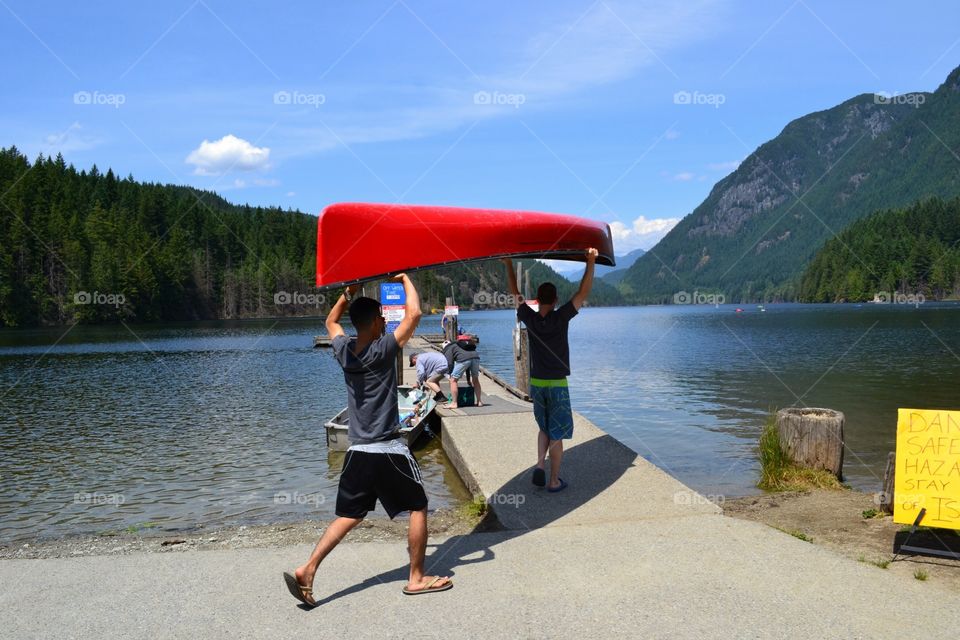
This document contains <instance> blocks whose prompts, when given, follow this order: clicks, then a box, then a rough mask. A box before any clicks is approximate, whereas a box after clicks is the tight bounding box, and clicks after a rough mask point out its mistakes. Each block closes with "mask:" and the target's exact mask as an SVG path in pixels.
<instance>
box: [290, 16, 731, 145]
mask: <svg viewBox="0 0 960 640" xmlns="http://www.w3.org/2000/svg"><path fill="white" fill-rule="evenodd" d="M721 11H723V7H722V4H721V3H720V2H718V1H717V0H691V1H690V2H685V3H676V2H670V1H669V0H659V1H655V2H648V3H644V4H643V5H642V6H640V5H638V4H635V3H630V2H626V1H616V0H605V1H604V2H598V3H596V4H594V5H592V6H591V7H590V8H589V9H587V10H586V13H583V8H579V9H576V10H571V11H569V12H567V13H565V14H564V15H563V17H562V18H561V19H556V18H554V16H555V15H556V14H549V15H547V17H546V19H547V20H550V22H549V23H548V24H546V25H545V26H541V27H540V28H539V29H538V28H537V27H536V26H533V27H532V28H531V29H530V31H531V32H532V33H533V35H532V36H531V37H529V38H528V39H527V40H526V41H524V42H521V43H519V44H517V45H515V46H513V48H509V47H504V51H503V52H502V53H503V54H504V55H503V57H504V59H508V60H514V61H515V62H514V63H513V64H511V65H510V66H509V67H508V68H502V69H498V70H495V71H493V72H491V73H489V74H486V73H485V74H483V75H481V76H479V77H477V76H474V75H470V74H465V75H464V76H463V77H461V78H459V79H453V80H450V79H445V80H444V82H443V83H440V84H442V85H445V86H446V87H449V86H454V87H456V88H452V89H450V88H438V87H437V86H426V87H425V86H409V85H399V84H398V85H395V86H384V85H382V84H380V85H377V86H371V87H365V86H363V85H357V84H352V85H347V86H343V87H339V88H338V87H331V89H330V90H329V91H328V92H327V93H328V94H329V95H337V96H340V98H339V99H338V100H337V101H333V100H331V101H329V102H328V103H326V104H325V105H324V107H323V109H324V111H323V122H324V126H320V127H318V126H316V120H315V119H314V117H313V116H314V115H315V114H314V113H313V112H312V110H305V111H304V115H303V116H302V118H303V119H302V120H299V121H296V122H289V121H287V122H289V124H287V122H285V123H283V124H281V125H279V126H278V127H277V128H276V130H275V131H274V135H273V139H277V140H281V141H282V142H281V143H277V145H276V146H277V147H278V149H279V151H278V153H282V154H283V156H284V157H292V156H298V155H312V154H315V153H322V152H325V151H329V150H331V149H334V148H337V147H339V146H340V145H341V144H342V143H346V144H348V145H354V144H364V143H379V142H394V141H402V140H411V139H417V138H422V137H426V136H431V135H436V134H439V133H443V132H447V131H453V130H456V129H458V128H461V127H463V126H464V125H466V124H472V123H476V122H478V121H482V120H486V119H491V118H496V117H503V116H512V117H515V116H516V115H517V114H520V113H524V112H525V111H526V110H527V109H536V108H549V107H551V106H553V105H555V104H557V101H558V100H559V99H561V98H563V97H565V96H567V95H570V94H574V93H580V94H585V92H586V91H588V90H589V89H590V88H591V87H595V86H598V85H602V84H605V83H610V82H616V81H620V80H624V79H626V78H629V77H631V76H633V75H634V74H636V73H637V71H639V70H640V69H645V68H651V69H655V72H656V73H664V74H671V75H672V74H674V73H675V72H674V71H673V70H672V69H671V68H670V67H669V65H668V63H667V57H668V54H669V53H670V52H671V51H673V50H676V49H680V48H683V47H686V46H689V45H691V44H694V43H696V42H697V41H699V40H700V39H702V38H705V37H712V36H713V35H715V33H716V29H717V28H718V27H719V25H720V24H721V23H722V22H723V20H721V18H720V16H719V14H720V13H721ZM507 44H508V45H511V44H512V43H510V42H508V43H507ZM478 93H479V94H484V96H486V97H488V98H491V99H490V100H489V101H487V102H485V103H478V102H477V95H478ZM497 95H499V96H500V97H502V98H504V100H503V101H496V100H493V99H492V98H494V97H496V96H497ZM518 101H519V104H517V102H518ZM335 103H336V104H342V105H345V106H346V108H345V109H341V110H339V111H338V110H337V109H336V108H335V107H334V106H333V105H334V104H335ZM369 104H376V105H378V107H376V108H372V109H371V108H366V106H367V105H369ZM383 105H387V106H383ZM285 113H287V112H285ZM328 126H329V128H328ZM679 135H680V134H679V132H677V131H675V130H672V129H671V130H670V131H668V132H667V133H666V134H665V138H666V139H668V140H673V139H676V138H677V137H679Z"/></svg>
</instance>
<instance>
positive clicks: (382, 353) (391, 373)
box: [332, 333, 400, 444]
mask: <svg viewBox="0 0 960 640" xmlns="http://www.w3.org/2000/svg"><path fill="white" fill-rule="evenodd" d="M355 343H356V338H348V337H347V336H345V335H340V336H337V337H336V338H334V339H333V343H332V346H333V355H334V357H335V358H336V359H337V362H339V363H340V366H341V367H342V368H343V378H344V380H345V381H346V383H347V416H349V418H350V425H349V427H348V429H347V439H348V440H349V441H350V442H351V443H353V444H369V443H371V442H378V441H381V440H386V439H388V438H389V437H390V436H391V435H392V434H393V433H394V432H395V431H396V430H397V429H398V428H399V427H400V424H399V423H400V415H399V412H398V410H397V352H398V351H399V350H400V345H399V344H397V339H396V338H395V337H394V336H393V334H392V333H387V334H386V335H383V336H381V337H379V338H377V339H376V340H374V341H373V342H371V343H370V344H368V345H367V347H366V348H365V349H364V350H363V351H361V352H360V353H358V354H354V353H353V345H354V344H355Z"/></svg>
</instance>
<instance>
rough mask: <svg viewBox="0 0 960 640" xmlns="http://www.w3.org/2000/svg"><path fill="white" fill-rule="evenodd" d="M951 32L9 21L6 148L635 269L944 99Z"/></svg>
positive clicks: (400, 1)
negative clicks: (819, 150) (911, 97)
mask: <svg viewBox="0 0 960 640" xmlns="http://www.w3.org/2000/svg"><path fill="white" fill-rule="evenodd" d="M278 7H282V9H279V8H278ZM957 24H960V4H958V3H956V2H955V1H953V2H937V1H932V2H922V3H904V2H866V1H862V2H853V1H851V2H828V1H819V0H770V1H764V2H760V1H753V2H745V1H743V2H726V1H722V0H690V1H688V2H668V1H654V2H626V1H617V0H599V1H597V2H589V1H586V2H585V1H576V2H574V1H557V0H551V1H549V2H547V1H534V2H523V3H517V2H499V1H492V2H484V3H454V2H449V1H444V2H440V1H436V2H426V1H420V0H396V1H394V0H385V1H371V2H357V3H345V2H343V3H335V2H323V3H319V2H285V3H274V4H272V5H271V4H267V3H242V2H220V1H215V0H196V1H194V0H184V1H175V0H169V1H167V2H162V3H161V2H154V3H130V2H124V3H119V2H97V3H78V2H70V3H66V2H27V1H23V0H0V51H2V55H3V59H4V60H5V64H4V65H3V66H2V74H3V85H4V87H5V90H4V92H3V94H2V97H0V132H2V133H0V135H2V139H0V145H2V146H9V145H14V144H15V145H17V146H18V147H19V148H20V149H21V150H23V151H25V152H27V153H28V154H29V155H30V156H35V155H36V154H37V153H41V152H42V153H45V154H55V153H57V152H58V151H59V152H62V153H63V155H64V156H65V158H66V159H67V161H68V162H71V163H73V164H74V165H76V166H77V167H78V168H86V167H89V166H90V165H92V164H94V163H96V164H97V165H98V166H99V167H100V168H101V169H102V170H105V169H106V168H107V167H112V168H113V169H114V171H115V172H117V173H119V174H120V175H122V176H126V175H127V174H133V176H134V177H135V178H137V179H139V180H148V181H160V182H174V183H180V184H191V185H194V186H197V187H201V188H208V189H213V190H215V191H218V192H220V193H221V194H223V195H224V196H225V197H226V198H227V199H229V200H231V201H233V202H237V203H243V202H249V203H251V204H262V205H280V206H283V207H294V208H299V209H301V210H303V211H308V212H311V213H317V212H319V211H320V210H321V209H322V208H323V206H324V205H326V204H328V203H331V202H336V201H343V200H353V201H386V202H394V201H402V202H408V203H426V204H449V205H462V206H486V207H498V208H519V209H534V210H543V211H557V212H565V213H574V214H579V215H585V216H589V217H592V218H597V219H602V220H605V221H607V222H609V223H611V224H612V225H613V228H614V231H615V235H616V236H617V238H616V242H617V253H619V254H622V253H625V252H626V251H628V250H631V249H634V248H637V247H643V248H649V247H650V246H652V245H653V244H654V243H655V242H656V241H657V240H658V239H659V238H660V237H662V236H663V234H664V233H666V232H667V230H669V228H670V227H671V226H672V225H673V224H675V223H676V221H677V220H678V219H679V218H681V217H683V216H684V215H686V214H688V213H689V212H690V211H692V210H693V208H694V207H695V206H696V205H697V204H699V203H700V202H701V201H702V200H703V199H704V197H706V195H707V194H708V193H709V190H710V188H711V187H712V186H713V184H714V183H715V182H716V181H717V180H719V179H720V178H722V177H723V176H724V175H726V174H727V173H729V172H730V171H732V169H733V168H734V167H735V166H736V164H737V162H738V161H740V160H742V159H743V158H744V157H745V156H747V155H748V154H749V153H750V152H751V151H753V149H755V148H756V147H757V146H758V145H760V144H761V143H763V142H764V141H766V140H768V139H770V138H771V137H773V136H775V135H776V134H777V133H778V132H779V131H780V130H781V129H782V128H783V127H784V125H786V124H787V122H789V121H790V120H792V119H794V118H796V117H799V116H802V115H804V114H806V113H810V112H812V111H817V110H820V109H826V108H829V107H831V106H833V105H835V104H838V103H840V102H842V101H844V100H846V99H847V98H850V97H852V96H854V95H857V94H860V93H867V92H878V91H883V92H889V93H903V92H908V91H916V90H933V89H935V88H936V87H937V86H938V85H939V84H940V82H942V80H943V79H944V78H945V76H946V75H947V74H948V73H949V71H950V70H951V69H953V68H954V67H955V66H957V65H958V64H960V40H958V38H960V32H958V31H957V29H956V25H957ZM678 92H686V93H680V97H679V98H677V97H676V96H677V94H678ZM687 96H689V100H688V101H687V102H688V103H684V101H685V97H687Z"/></svg>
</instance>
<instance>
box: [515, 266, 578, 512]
mask: <svg viewBox="0 0 960 640" xmlns="http://www.w3.org/2000/svg"><path fill="white" fill-rule="evenodd" d="M586 257H587V266H586V269H585V270H584V272H583V279H582V280H580V288H579V289H577V292H576V293H575V294H573V297H572V298H570V300H569V301H568V302H567V303H566V304H564V305H562V306H561V307H560V308H556V304H557V287H556V286H555V285H554V284H553V283H552V282H544V283H543V284H541V285H540V286H539V287H538V288H537V302H538V303H539V305H540V309H539V311H534V310H533V309H531V308H530V306H529V305H527V303H526V302H525V301H524V299H523V296H521V295H520V290H519V289H518V288H517V276H516V272H515V271H514V270H513V262H512V261H511V260H510V259H509V258H506V259H504V260H503V264H504V265H506V267H507V285H508V286H509V287H510V293H512V294H513V295H514V297H515V298H516V300H517V301H518V305H517V320H518V321H520V322H522V323H523V324H524V325H526V327H527V334H528V335H529V338H530V397H531V399H532V400H533V415H534V417H535V418H536V420H537V426H539V427H540V432H539V433H538V434H537V465H536V467H534V469H533V484H535V485H537V486H538V487H542V486H544V485H546V487H547V491H550V492H551V493H555V492H557V491H563V490H564V489H565V488H566V487H567V483H566V482H565V481H564V480H563V479H562V478H561V477H560V462H561V461H562V460H563V441H564V440H568V439H570V438H572V437H573V411H572V410H571V408H570V392H569V389H568V388H567V376H568V375H570V344H569V342H568V341H567V328H568V326H569V324H570V320H571V319H572V318H573V317H574V316H575V315H577V312H578V311H579V310H580V307H581V306H583V303H584V301H585V300H586V299H587V296H588V295H590V289H591V287H592V286H593V266H594V262H595V261H596V259H597V250H596V249H593V248H590V249H587V251H586ZM548 451H549V453H550V481H549V483H548V482H547V478H546V471H545V461H546V456H547V452H548Z"/></svg>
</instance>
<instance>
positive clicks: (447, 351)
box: [441, 340, 483, 409]
mask: <svg viewBox="0 0 960 640" xmlns="http://www.w3.org/2000/svg"><path fill="white" fill-rule="evenodd" d="M467 346H469V345H467ZM441 350H442V351H443V355H444V357H446V359H447V371H449V372H450V373H449V377H450V402H448V403H447V404H445V405H443V408H444V409H456V408H457V407H458V406H459V405H458V404H457V396H459V395H460V393H459V391H460V389H459V381H460V378H461V377H463V374H464V373H466V374H467V380H468V381H469V382H470V384H471V385H472V386H473V392H474V394H475V395H474V406H477V407H482V406H483V400H482V398H481V397H480V354H479V353H478V352H477V347H476V345H474V346H473V348H472V349H467V348H464V347H463V346H462V345H461V344H460V341H459V340H458V341H457V342H450V341H449V340H447V341H444V343H443V345H442V346H441Z"/></svg>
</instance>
